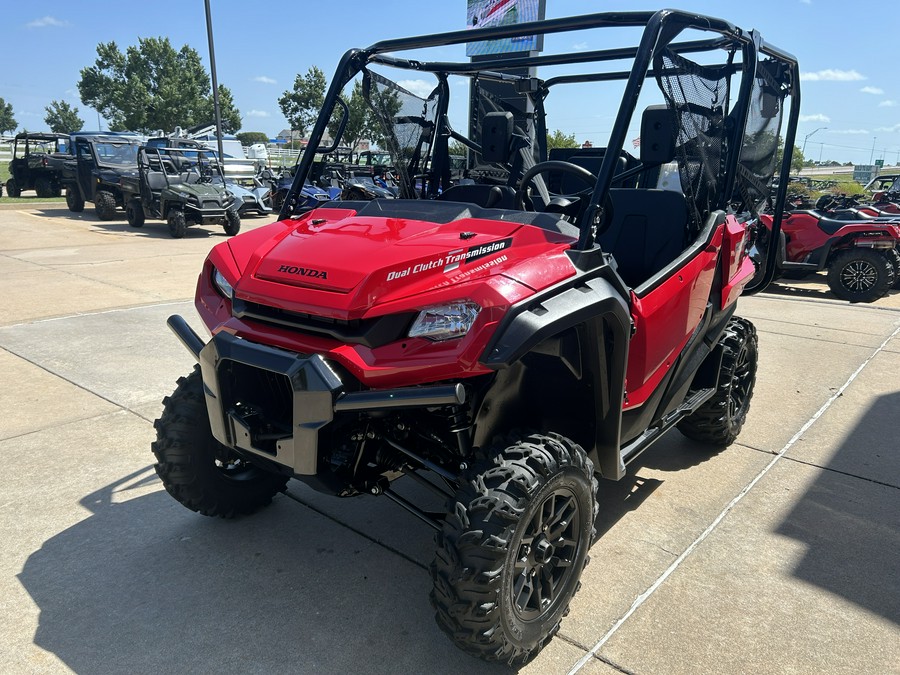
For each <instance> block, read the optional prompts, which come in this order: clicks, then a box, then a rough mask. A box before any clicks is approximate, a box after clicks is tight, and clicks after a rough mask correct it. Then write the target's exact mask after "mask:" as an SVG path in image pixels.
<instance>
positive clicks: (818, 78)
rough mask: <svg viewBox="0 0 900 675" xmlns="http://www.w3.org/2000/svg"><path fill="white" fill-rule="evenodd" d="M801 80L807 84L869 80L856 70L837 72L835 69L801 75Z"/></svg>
mask: <svg viewBox="0 0 900 675" xmlns="http://www.w3.org/2000/svg"><path fill="white" fill-rule="evenodd" d="M800 79H801V80H806V81H807V82H855V81H859V80H867V79H869V78H867V77H866V76H865V75H862V74H860V73H858V72H856V71H855V70H835V69H833V68H826V69H825V70H819V71H817V72H815V73H800Z"/></svg>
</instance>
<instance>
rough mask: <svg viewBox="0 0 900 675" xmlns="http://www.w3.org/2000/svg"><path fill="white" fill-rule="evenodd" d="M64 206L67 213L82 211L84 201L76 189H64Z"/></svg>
mask: <svg viewBox="0 0 900 675" xmlns="http://www.w3.org/2000/svg"><path fill="white" fill-rule="evenodd" d="M66 206H68V207H69V211H71V212H72V213H81V212H82V211H84V200H83V199H82V198H81V195H80V194H79V193H78V188H75V187H67V188H66Z"/></svg>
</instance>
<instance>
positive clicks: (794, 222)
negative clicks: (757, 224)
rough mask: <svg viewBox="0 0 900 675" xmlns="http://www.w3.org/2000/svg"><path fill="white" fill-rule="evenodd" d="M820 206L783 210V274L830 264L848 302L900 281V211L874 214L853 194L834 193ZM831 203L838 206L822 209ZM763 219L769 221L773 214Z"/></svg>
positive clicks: (871, 297) (835, 285) (832, 280)
mask: <svg viewBox="0 0 900 675" xmlns="http://www.w3.org/2000/svg"><path fill="white" fill-rule="evenodd" d="M816 206H817V207H818V208H817V209H809V210H795V211H789V212H788V213H787V214H786V215H785V217H784V219H783V221H782V226H781V237H780V243H779V246H778V250H777V254H776V257H777V265H778V271H779V274H780V275H781V276H784V277H786V278H795V279H796V278H802V277H804V276H807V275H809V274H813V273H816V272H821V271H823V270H827V272H828V287H829V288H830V289H831V292H832V293H834V294H835V295H836V296H837V297H839V298H841V299H842V300H849V301H850V302H874V301H875V300H878V299H879V298H881V297H882V296H884V295H885V294H886V293H887V292H888V291H889V290H890V289H891V288H892V287H894V286H895V284H900V253H898V251H897V248H898V245H900V215H897V216H888V217H873V216H871V215H868V214H867V213H866V212H865V209H866V208H867V207H866V206H861V205H858V204H857V203H856V202H855V200H852V199H850V200H847V199H837V200H835V199H833V198H831V197H830V196H827V197H826V198H824V199H820V200H818V201H817V202H816ZM830 206H838V207H839V208H836V209H832V210H824V209H827V208H828V207H830ZM761 222H762V223H763V225H764V226H765V227H767V228H768V227H770V225H771V222H772V216H771V215H770V214H763V215H762V217H761Z"/></svg>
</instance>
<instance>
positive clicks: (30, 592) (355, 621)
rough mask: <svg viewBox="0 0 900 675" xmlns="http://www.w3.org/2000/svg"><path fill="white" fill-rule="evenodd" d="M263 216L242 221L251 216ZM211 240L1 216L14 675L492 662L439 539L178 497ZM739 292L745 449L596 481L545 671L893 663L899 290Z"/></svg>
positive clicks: (307, 511)
mask: <svg viewBox="0 0 900 675" xmlns="http://www.w3.org/2000/svg"><path fill="white" fill-rule="evenodd" d="M265 222H268V221H267V220H264V219H255V220H254V219H249V218H248V219H246V220H245V222H244V228H245V229H250V228H253V227H257V226H259V225H262V224H264V223H265ZM222 240H224V234H223V233H222V232H221V230H220V229H216V228H190V229H189V230H188V235H187V237H186V238H185V239H182V240H173V239H171V238H169V236H168V232H167V230H166V227H165V225H164V224H163V223H156V224H153V223H148V224H147V226H145V227H144V228H143V229H141V230H133V229H131V228H129V227H128V225H127V224H126V223H125V222H124V220H117V221H109V222H100V221H98V220H96V217H95V216H94V214H93V212H92V211H90V210H88V211H86V212H84V213H83V214H80V215H79V214H70V213H69V212H68V211H67V210H65V208H64V206H52V207H44V208H42V209H32V210H0V279H2V284H3V285H2V289H3V290H2V298H3V299H2V304H0V306H2V307H3V312H2V313H0V368H2V372H3V373H4V375H3V386H2V388H0V542H3V546H2V548H0V668H2V670H3V671H4V672H12V673H31V672H47V673H57V672H78V673H120V672H131V673H150V672H154V673H155V672H217V673H231V672H234V673H247V672H260V673H262V672H266V673H270V672H361V671H366V672H377V673H381V672H385V673H422V672H433V673H461V672H465V673H480V672H485V673H488V672H493V673H496V672H504V671H505V669H503V668H498V667H495V666H491V665H487V664H482V663H480V662H478V661H476V660H474V659H471V658H470V657H467V656H465V655H463V654H462V653H461V652H459V651H458V650H457V649H456V648H455V647H453V646H452V645H451V644H450V642H449V641H448V640H447V639H446V638H445V637H444V635H443V633H441V632H440V630H439V629H438V628H437V626H436V625H435V624H434V621H433V620H432V612H431V609H430V607H429V605H428V599H427V596H428V590H429V586H430V580H429V575H428V571H427V565H428V563H429V561H430V558H431V554H432V548H433V545H432V541H431V539H432V537H431V532H430V531H429V530H428V529H427V528H425V527H422V526H420V525H419V524H418V522H417V521H416V520H415V519H413V518H412V517H411V516H409V515H407V514H406V513H404V512H402V511H400V510H398V509H397V508H396V507H394V506H393V505H392V504H391V503H389V502H387V501H386V500H380V499H376V498H369V497H362V498H358V499H352V500H337V499H334V498H327V497H324V496H321V495H318V494H316V493H314V492H311V491H310V490H308V489H306V488H305V487H304V486H302V485H300V484H297V483H295V484H291V485H290V490H289V496H279V497H277V498H276V499H275V501H274V503H273V505H272V507H271V508H269V509H266V510H264V511H263V512H261V513H259V514H257V515H255V516H253V517H250V518H244V519H240V520H237V521H231V522H226V521H219V520H213V519H209V518H204V517H202V516H198V515H196V514H194V513H192V512H190V511H188V510H186V509H184V508H183V507H181V506H180V505H179V504H177V503H176V502H175V501H174V500H172V499H171V498H170V497H169V496H168V495H167V494H166V493H165V491H164V490H163V489H162V487H161V485H160V483H159V481H158V480H157V478H156V475H155V473H154V472H153V468H152V464H153V455H152V453H151V452H150V442H151V441H152V439H153V438H154V431H153V428H152V421H153V420H154V419H155V418H156V417H157V416H158V415H159V413H160V411H161V403H160V401H161V399H162V397H163V396H165V395H166V394H168V393H170V392H171V390H172V388H173V387H174V381H175V379H177V377H179V376H180V375H183V374H185V373H187V372H189V371H190V369H191V367H192V360H191V357H190V356H189V355H188V353H187V352H186V350H185V349H184V348H183V347H182V346H181V345H180V344H179V343H178V342H177V340H176V339H175V338H174V336H173V335H171V333H170V332H169V331H168V329H167V328H166V326H165V318H166V317H167V316H168V315H169V314H172V313H176V312H177V313H180V314H182V315H184V316H185V317H186V318H187V319H188V321H189V322H190V323H191V324H193V325H194V326H195V328H196V329H197V330H198V332H201V334H202V330H201V329H202V326H201V324H200V322H199V320H198V319H197V318H196V315H195V314H194V311H193V305H192V301H191V298H192V295H193V288H194V283H195V280H196V277H197V274H198V272H199V270H200V264H201V262H202V260H203V258H204V256H205V255H206V252H207V251H208V250H209V248H210V247H211V246H213V245H214V244H215V243H217V242H219V241H222ZM792 284H793V285H792V286H787V285H778V286H774V287H773V289H772V290H773V291H774V292H772V293H766V294H764V295H761V296H757V297H753V298H746V299H744V300H742V301H741V308H740V310H739V312H740V313H741V314H742V315H743V316H746V317H748V318H750V319H751V320H753V321H754V323H755V324H756V325H757V328H758V330H759V335H760V370H759V376H758V381H757V388H756V393H755V396H754V399H753V403H752V406H751V412H750V417H749V419H748V422H747V425H746V427H745V429H744V431H743V433H742V434H741V436H740V438H739V439H738V442H737V443H736V444H734V445H733V446H731V447H730V448H728V449H727V450H725V451H723V452H720V453H715V454H710V453H705V452H703V451H702V450H698V449H697V448H696V447H695V446H694V445H692V444H691V443H690V442H688V441H687V440H685V439H683V438H682V437H680V436H679V435H678V434H677V432H675V433H673V434H670V435H669V437H667V438H666V439H664V440H662V441H660V443H658V444H657V445H656V446H654V447H653V448H652V449H651V450H649V451H648V452H647V453H645V455H643V456H642V457H641V458H640V459H639V460H638V465H637V466H635V467H634V468H633V471H631V472H630V474H629V476H628V477H627V478H626V479H624V480H623V481H620V482H619V483H609V482H601V494H600V515H599V518H598V522H597V529H598V532H599V533H600V534H601V538H600V539H599V541H598V542H597V543H596V544H595V545H594V547H593V549H592V552H591V557H592V561H591V564H590V565H589V566H588V568H587V569H586V570H585V573H584V577H583V587H582V590H581V591H580V593H579V594H578V595H577V596H576V598H575V600H574V602H573V606H572V612H571V614H570V615H569V617H567V618H566V620H565V621H564V622H563V625H562V630H561V632H560V634H559V635H558V636H557V637H556V638H555V639H554V640H553V641H552V642H551V643H550V645H549V647H548V648H547V649H545V650H544V651H543V652H542V653H541V654H540V655H539V656H538V658H537V659H536V660H535V661H533V662H532V663H531V664H529V665H528V666H527V667H525V668H523V669H522V670H523V672H526V673H528V672H532V673H567V672H580V673H616V672H631V673H639V674H644V673H697V672H723V673H744V672H749V671H754V672H763V673H816V672H827V673H900V563H898V556H897V553H898V551H900V454H898V452H897V450H898V448H897V434H896V431H895V430H896V426H897V419H898V417H900V384H898V374H900V335H898V331H900V292H893V293H892V294H891V295H890V296H888V297H886V298H883V299H881V300H879V301H878V302H877V303H873V304H871V305H853V306H851V305H848V304H847V303H843V302H840V301H837V300H835V299H834V298H832V297H831V296H830V294H828V292H827V287H826V286H825V285H824V284H823V283H820V282H816V281H804V282H792Z"/></svg>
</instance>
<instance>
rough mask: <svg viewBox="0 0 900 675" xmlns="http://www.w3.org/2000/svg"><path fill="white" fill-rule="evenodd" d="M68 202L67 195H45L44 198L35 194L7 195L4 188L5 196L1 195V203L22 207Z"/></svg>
mask: <svg viewBox="0 0 900 675" xmlns="http://www.w3.org/2000/svg"><path fill="white" fill-rule="evenodd" d="M57 202H58V203H61V204H65V203H66V198H65V197H45V198H43V199H39V198H38V197H36V196H34V195H27V196H25V197H7V196H6V191H5V189H4V192H3V196H2V197H0V204H18V205H19V206H21V207H22V208H25V209H27V208H28V207H29V206H30V205H32V204H47V203H51V204H55V203H57Z"/></svg>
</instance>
